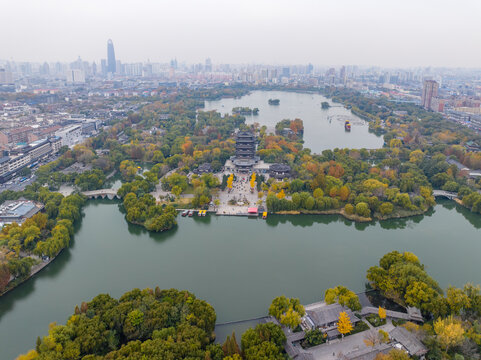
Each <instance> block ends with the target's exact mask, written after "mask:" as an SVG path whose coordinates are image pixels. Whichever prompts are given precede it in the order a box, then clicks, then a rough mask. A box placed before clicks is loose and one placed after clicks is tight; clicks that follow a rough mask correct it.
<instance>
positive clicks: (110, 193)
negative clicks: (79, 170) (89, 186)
mask: <svg viewBox="0 0 481 360" xmlns="http://www.w3.org/2000/svg"><path fill="white" fill-rule="evenodd" d="M82 194H83V195H85V196H86V197H88V198H89V199H98V198H102V199H105V198H108V199H109V200H113V199H120V197H119V196H118V195H117V190H114V189H100V190H92V191H83V192H82Z"/></svg>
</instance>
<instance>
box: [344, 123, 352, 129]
mask: <svg viewBox="0 0 481 360" xmlns="http://www.w3.org/2000/svg"><path fill="white" fill-rule="evenodd" d="M344 129H345V130H346V131H351V123H350V122H349V120H346V122H345V123H344Z"/></svg>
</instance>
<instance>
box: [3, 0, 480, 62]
mask: <svg viewBox="0 0 481 360" xmlns="http://www.w3.org/2000/svg"><path fill="white" fill-rule="evenodd" d="M480 12H481V2H479V1H476V0H462V1H456V2H453V1H444V0H441V1H439V0H438V1H435V0H425V1H415V0H408V1H379V0H368V1H362V2H361V1H356V0H340V1H312V0H300V1H295V2H291V1H284V0H281V1H254V0H247V1H220V0H208V1H203V2H202V3H199V2H198V1H194V0H180V1H149V0H136V1H133V0H132V1H130V0H129V1H113V0H112V1H111V0H106V1H95V0H83V1H78V0H74V1H62V0H48V1H37V0H19V1H10V2H8V11H7V12H5V13H4V16H3V17H2V21H1V22H0V33H1V34H3V36H2V37H1V39H0V49H1V51H0V59H3V60H15V61H38V62H43V61H73V60H74V59H76V58H77V57H78V56H81V57H82V59H85V60H88V61H94V60H95V61H98V60H99V59H101V58H104V57H105V41H106V39H109V38H111V39H113V40H114V43H115V45H116V53H117V58H119V59H122V60H123V61H125V62H133V61H144V62H145V61H147V60H150V61H154V62H168V61H169V60H170V59H172V58H174V57H175V58H177V59H179V60H180V61H186V62H189V63H195V62H203V61H204V59H205V58H207V57H210V58H212V59H213V60H214V61H215V62H217V63H233V64H239V63H266V64H274V65H275V64H300V63H308V62H311V63H313V64H318V65H342V64H356V65H375V66H385V67H411V66H435V67H436V66H448V67H477V66H478V65H479V62H480V60H481V48H480V47H479V46H476V44H479V43H480V41H481V23H480V22H479V13H480Z"/></svg>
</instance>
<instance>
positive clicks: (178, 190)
mask: <svg viewBox="0 0 481 360" xmlns="http://www.w3.org/2000/svg"><path fill="white" fill-rule="evenodd" d="M171 191H172V194H174V195H175V197H176V198H178V197H179V196H180V194H181V193H182V188H181V187H180V186H177V185H175V186H173V187H172V190H171Z"/></svg>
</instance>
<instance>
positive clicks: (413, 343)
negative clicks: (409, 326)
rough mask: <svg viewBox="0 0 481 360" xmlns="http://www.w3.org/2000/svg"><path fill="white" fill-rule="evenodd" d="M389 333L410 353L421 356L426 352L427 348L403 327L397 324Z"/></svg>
mask: <svg viewBox="0 0 481 360" xmlns="http://www.w3.org/2000/svg"><path fill="white" fill-rule="evenodd" d="M389 335H390V336H391V337H392V338H393V339H394V340H395V341H397V342H399V343H400V344H401V345H402V346H404V347H405V348H406V350H407V351H408V352H409V354H410V355H416V356H421V355H424V354H426V353H427V352H428V349H427V348H426V347H425V346H424V345H423V343H422V342H421V341H420V340H419V339H418V338H417V337H416V335H414V334H413V333H412V332H409V331H408V330H406V329H405V328H403V327H401V326H398V327H396V328H395V329H393V330H391V332H390V333H389Z"/></svg>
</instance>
